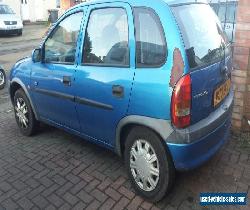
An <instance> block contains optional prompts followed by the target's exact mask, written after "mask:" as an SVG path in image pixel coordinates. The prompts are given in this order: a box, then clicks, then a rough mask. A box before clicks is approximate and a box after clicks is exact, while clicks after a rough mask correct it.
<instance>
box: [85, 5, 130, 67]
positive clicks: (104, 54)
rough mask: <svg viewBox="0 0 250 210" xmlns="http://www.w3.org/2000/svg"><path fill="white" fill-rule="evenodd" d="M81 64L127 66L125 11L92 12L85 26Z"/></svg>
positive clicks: (101, 10) (110, 9)
mask: <svg viewBox="0 0 250 210" xmlns="http://www.w3.org/2000/svg"><path fill="white" fill-rule="evenodd" d="M83 64H88V65H104V66H129V48H128V21H127V14H126V10H125V9H122V8H105V9H97V10H93V11H92V12H91V14H90V17H89V23H88V26H87V30H86V34H85V41H84V52H83Z"/></svg>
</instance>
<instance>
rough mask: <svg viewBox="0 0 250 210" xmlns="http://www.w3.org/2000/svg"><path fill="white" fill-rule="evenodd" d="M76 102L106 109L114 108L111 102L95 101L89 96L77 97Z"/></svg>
mask: <svg viewBox="0 0 250 210" xmlns="http://www.w3.org/2000/svg"><path fill="white" fill-rule="evenodd" d="M75 101H76V103H79V104H82V105H87V106H93V107H97V108H101V109H106V110H113V109H114V108H113V106H111V105H109V104H104V103H101V102H97V101H93V100H90V99H87V98H81V97H78V96H77V97H75Z"/></svg>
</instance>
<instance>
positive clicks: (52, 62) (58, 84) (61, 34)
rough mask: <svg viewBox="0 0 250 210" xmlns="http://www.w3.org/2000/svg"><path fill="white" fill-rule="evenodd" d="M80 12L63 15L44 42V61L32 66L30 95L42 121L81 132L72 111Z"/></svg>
mask: <svg viewBox="0 0 250 210" xmlns="http://www.w3.org/2000/svg"><path fill="white" fill-rule="evenodd" d="M82 19H83V12H82V11H75V12H73V13H72V14H70V15H68V16H67V17H66V18H64V19H63V20H62V21H61V22H60V23H59V24H58V25H57V26H56V27H55V29H54V30H53V31H52V32H51V33H50V35H49V36H48V38H47V39H46V41H45V43H44V44H43V48H42V49H43V62H41V63H35V64H34V65H33V68H32V75H31V80H32V81H31V84H32V87H31V88H32V95H33V97H34V99H35V104H36V107H37V111H38V114H39V116H40V117H41V119H42V120H45V121H50V122H52V123H56V124H58V125H59V126H64V127H66V128H69V129H72V130H75V131H78V132H79V131H80V125H79V121H78V118H77V114H76V110H75V102H74V101H75V100H74V99H75V97H74V89H75V84H74V76H75V68H76V64H75V63H76V59H75V58H76V55H77V53H76V51H77V46H78V41H79V39H78V35H79V31H80V28H81V23H82Z"/></svg>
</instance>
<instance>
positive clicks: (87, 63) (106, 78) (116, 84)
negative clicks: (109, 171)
mask: <svg viewBox="0 0 250 210" xmlns="http://www.w3.org/2000/svg"><path fill="white" fill-rule="evenodd" d="M87 16H88V23H87V24H85V26H84V28H85V30H86V31H85V38H84V41H83V44H82V48H83V49H82V56H81V59H80V60H81V61H80V64H79V66H78V68H77V71H76V81H75V82H76V86H75V87H76V107H77V113H78V115H79V119H80V123H81V128H82V133H83V134H85V135H87V136H89V137H91V138H92V139H93V140H97V141H101V142H104V143H106V144H107V145H109V146H112V145H113V140H114V138H115V128H116V126H117V124H118V122H119V120H120V119H121V118H123V117H124V116H126V112H127V109H128V104H129V98H130V94H131V88H132V82H133V77H134V65H135V64H134V63H135V61H134V59H132V58H133V56H134V50H133V49H134V42H133V34H134V29H133V25H131V24H132V22H133V21H132V20H133V18H132V11H131V8H130V6H129V5H128V4H126V3H115V4H113V3H106V4H97V5H93V6H90V7H89V10H88V14H87ZM130 58H131V59H130Z"/></svg>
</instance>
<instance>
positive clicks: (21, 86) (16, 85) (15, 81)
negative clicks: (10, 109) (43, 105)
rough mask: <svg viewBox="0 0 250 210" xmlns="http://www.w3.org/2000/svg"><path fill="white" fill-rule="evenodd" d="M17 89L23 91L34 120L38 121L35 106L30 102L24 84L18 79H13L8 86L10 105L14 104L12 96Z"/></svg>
mask: <svg viewBox="0 0 250 210" xmlns="http://www.w3.org/2000/svg"><path fill="white" fill-rule="evenodd" d="M18 89H22V90H23V91H24V93H25V95H26V96H27V98H28V100H29V102H30V105H31V108H32V110H33V112H34V115H35V118H36V120H38V115H37V112H36V109H35V106H34V104H33V102H32V100H31V97H30V94H29V92H28V90H27V88H26V86H25V84H24V83H23V82H22V81H21V80H20V79H18V78H15V79H13V80H12V81H11V82H10V86H9V94H10V99H11V102H12V104H14V95H15V92H16V91H17V90H18Z"/></svg>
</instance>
